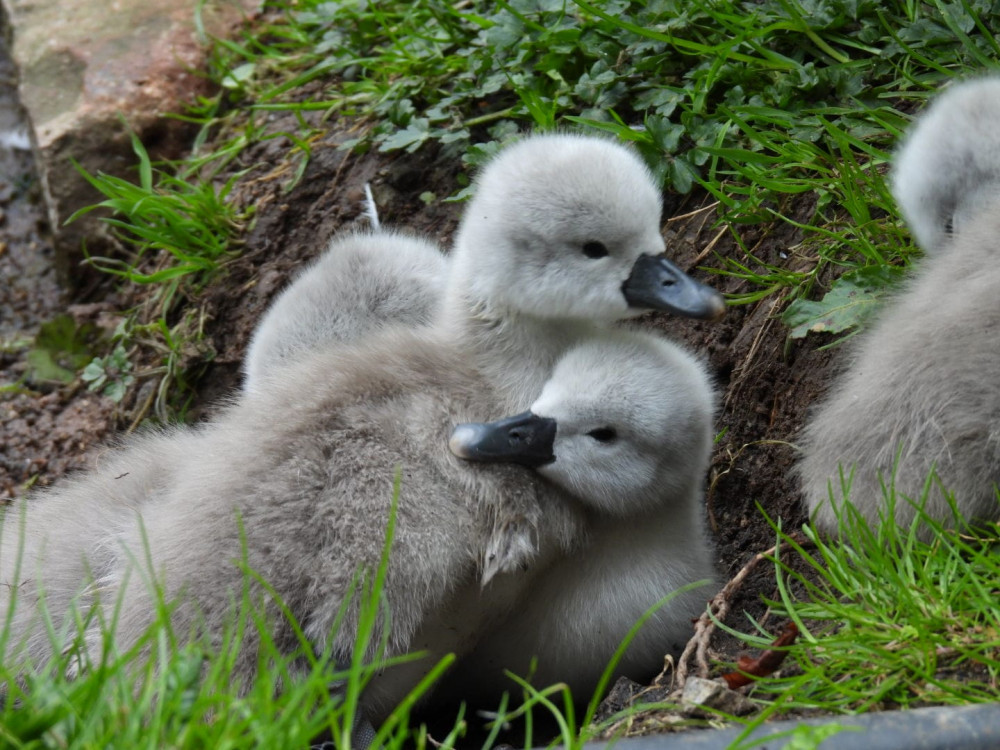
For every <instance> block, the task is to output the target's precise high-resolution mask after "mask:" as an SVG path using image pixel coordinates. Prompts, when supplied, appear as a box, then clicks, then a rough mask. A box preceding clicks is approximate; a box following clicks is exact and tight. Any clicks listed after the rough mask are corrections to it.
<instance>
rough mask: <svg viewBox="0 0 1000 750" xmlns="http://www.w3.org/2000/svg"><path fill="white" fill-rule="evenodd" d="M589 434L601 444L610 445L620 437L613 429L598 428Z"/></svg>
mask: <svg viewBox="0 0 1000 750" xmlns="http://www.w3.org/2000/svg"><path fill="white" fill-rule="evenodd" d="M587 434H588V435H589V436H590V437H592V438H594V440H596V441H597V442H599V443H610V442H611V441H613V440H614V439H615V438H617V437H618V433H617V432H615V431H614V428H612V427H598V428H597V429H596V430H591V431H590V432H588V433H587Z"/></svg>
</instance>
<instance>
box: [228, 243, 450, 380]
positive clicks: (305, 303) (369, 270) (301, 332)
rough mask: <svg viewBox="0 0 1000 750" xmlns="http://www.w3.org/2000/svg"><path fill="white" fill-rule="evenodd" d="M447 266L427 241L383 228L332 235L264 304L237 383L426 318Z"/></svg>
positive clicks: (263, 377) (440, 289)
mask: <svg viewBox="0 0 1000 750" xmlns="http://www.w3.org/2000/svg"><path fill="white" fill-rule="evenodd" d="M447 268H448V267H447V264H446V262H445V258H444V256H443V255H442V254H441V251H440V250H439V249H438V248H437V247H436V246H435V245H433V244H432V243H430V242H428V241H426V240H422V239H418V238H415V237H408V236H406V235H403V234H399V233H395V232H390V231H376V232H361V233H356V234H347V235H344V236H342V237H336V238H334V239H333V240H332V241H331V242H330V243H329V246H328V248H327V250H326V252H325V253H324V254H323V255H322V256H320V258H319V259H318V260H317V261H316V262H314V263H313V264H312V265H310V266H309V267H308V268H306V269H305V271H303V273H302V274H301V275H300V276H299V277H298V278H297V279H296V280H295V281H294V282H293V283H292V284H291V285H290V286H289V287H288V289H286V290H285V291H284V292H283V293H282V294H281V295H280V296H279V297H278V299H277V300H276V301H275V302H274V304H272V305H271V307H270V308H269V309H268V311H267V313H266V314H265V316H264V318H263V319H262V320H261V322H260V324H259V325H258V327H257V329H256V331H254V335H253V338H252V339H251V341H250V345H249V346H248V347H247V353H246V359H245V362H244V370H245V378H244V382H243V389H244V390H245V391H253V390H258V389H260V388H262V387H263V386H262V383H263V381H265V380H266V379H267V378H268V377H270V376H277V377H281V374H282V373H283V372H284V371H285V370H286V369H287V368H288V367H290V366H291V365H292V363H294V362H295V360H296V359H298V358H300V357H302V356H304V355H306V354H308V353H309V352H311V351H313V350H316V349H320V348H323V347H324V346H329V345H331V344H334V343H346V342H351V341H356V340H359V339H361V338H362V337H364V336H366V335H369V334H370V333H372V332H374V331H376V330H379V329H381V328H384V327H386V326H389V325H392V324H395V323H404V324H407V325H422V324H426V323H429V322H430V321H431V320H432V319H433V317H434V314H435V312H436V310H437V306H438V303H439V300H440V297H441V294H442V292H443V290H444V283H445V278H446V276H447Z"/></svg>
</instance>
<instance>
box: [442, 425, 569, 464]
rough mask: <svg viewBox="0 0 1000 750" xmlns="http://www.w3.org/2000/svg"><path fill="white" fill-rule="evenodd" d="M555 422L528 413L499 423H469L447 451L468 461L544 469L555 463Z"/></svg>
mask: <svg viewBox="0 0 1000 750" xmlns="http://www.w3.org/2000/svg"><path fill="white" fill-rule="evenodd" d="M555 439H556V421H555V420H554V419H550V418H549V417H539V416H536V415H534V414H532V413H531V412H530V411H526V412H524V413H523V414H517V415H515V416H513V417H507V418H506V419H500V420H497V421H496V422H466V423H464V424H460V425H458V426H457V427H455V429H454V430H453V431H452V433H451V438H450V439H449V440H448V447H449V448H450V449H451V452H452V453H454V454H455V455H456V456H458V457H459V458H464V459H465V460H466V461H491V462H496V463H515V464H521V465H523V466H531V467H532V468H534V467H536V466H542V465H543V464H548V463H552V462H553V461H555V460H556V457H555V455H554V454H553V452H552V448H553V444H554V443H555Z"/></svg>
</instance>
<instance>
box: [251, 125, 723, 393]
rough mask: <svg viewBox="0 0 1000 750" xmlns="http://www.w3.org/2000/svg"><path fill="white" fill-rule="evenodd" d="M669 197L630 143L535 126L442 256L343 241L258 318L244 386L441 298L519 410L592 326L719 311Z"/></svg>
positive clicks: (478, 197) (403, 243)
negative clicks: (689, 268) (670, 234)
mask: <svg viewBox="0 0 1000 750" xmlns="http://www.w3.org/2000/svg"><path fill="white" fill-rule="evenodd" d="M661 203H662V196H661V194H660V191H659V189H658V188H657V186H656V183H655V181H654V180H653V178H652V175H651V173H650V171H649V169H648V168H647V167H646V166H645V164H643V162H642V161H641V159H640V158H639V157H638V156H637V155H636V154H635V153H634V152H633V151H631V150H630V149H628V148H627V147H625V146H623V145H621V144H619V143H616V142H614V141H612V140H610V139H607V138H603V137H593V136H584V135H571V134H542V135H532V136H528V137H526V138H524V139H522V140H520V141H517V142H515V143H514V144H512V145H510V146H508V147H506V148H504V149H503V150H501V152H500V153H499V155H498V156H497V157H495V158H494V159H493V160H492V161H490V162H489V163H488V164H487V165H486V167H485V168H484V169H483V171H482V173H481V174H480V175H479V176H478V177H477V179H476V182H475V194H474V197H473V198H472V200H471V201H470V202H469V204H468V205H467V207H466V209H465V211H464V213H463V216H462V221H461V224H460V226H459V229H458V233H457V236H456V241H455V246H454V248H453V249H452V251H451V254H450V257H449V259H448V260H449V262H448V263H447V264H446V263H445V262H444V261H443V260H442V259H441V258H440V256H439V255H438V254H437V252H436V250H435V249H434V248H433V246H432V245H430V244H428V243H425V242H423V241H420V240H413V239H409V238H400V237H394V236H392V235H386V234H384V233H375V234H372V235H360V236H357V235H350V236H347V237H346V238H344V239H341V240H334V241H333V242H332V243H331V246H330V249H329V250H328V251H327V253H326V254H325V255H324V256H323V258H321V259H320V261H319V262H318V263H316V264H315V265H314V266H312V267H311V268H310V269H308V270H307V271H306V272H305V273H304V274H303V275H302V276H300V277H299V279H298V280H297V281H296V282H294V283H293V284H292V285H291V286H290V287H289V288H288V290H287V291H286V292H285V293H284V294H283V295H282V296H281V297H280V298H279V300H278V302H277V303H275V305H274V306H273V307H272V308H271V309H270V310H269V311H268V312H267V313H266V315H265V316H264V318H263V320H262V321H261V323H260V326H259V329H258V331H257V333H256V334H255V336H254V341H253V344H252V345H251V347H250V350H249V352H248V354H247V361H246V365H245V369H246V372H247V379H246V384H245V390H255V389H260V388H262V387H266V386H265V385H264V382H263V381H264V376H265V375H266V374H267V373H271V374H273V375H274V376H275V377H281V373H282V368H283V367H284V366H285V364H286V363H287V362H289V361H290V360H291V358H292V355H295V354H297V353H301V352H304V351H306V350H308V349H310V348H320V347H322V346H327V345H330V344H337V345H339V344H342V343H345V342H350V341H354V340H357V339H360V338H362V337H364V336H365V335H367V333H366V332H367V331H369V330H373V329H377V328H382V327H384V325H385V324H387V323H397V322H402V323H404V324H406V325H421V324H423V323H424V321H425V320H426V319H427V315H428V312H427V311H428V310H430V309H431V308H432V307H435V305H434V301H435V300H436V301H437V302H438V304H437V306H436V309H435V310H434V312H433V314H432V317H433V323H434V324H435V325H437V326H439V327H441V328H442V330H445V331H447V332H448V336H450V337H452V338H453V339H454V340H455V341H458V342H460V345H461V346H463V347H464V348H465V350H466V352H467V356H468V357H469V358H470V361H472V362H473V363H474V364H475V365H476V366H477V367H478V368H479V369H481V370H482V371H483V372H484V373H485V374H486V375H487V377H488V378H489V379H490V380H491V381H492V382H493V383H494V384H495V385H496V386H497V387H498V388H499V389H500V390H501V392H502V393H503V394H505V398H506V407H507V408H509V409H523V408H525V407H526V406H527V405H528V404H529V403H531V401H532V399H533V398H534V397H535V396H536V395H537V394H538V393H539V392H540V390H541V387H542V384H543V383H544V382H545V380H546V379H547V378H548V376H549V373H551V371H552V366H553V365H554V364H555V361H556V359H557V358H558V357H559V356H560V355H561V354H562V353H563V351H565V349H566V348H567V347H569V346H570V345H572V344H573V343H575V342H576V341H578V340H580V339H581V338H583V337H586V336H587V335H589V334H590V333H591V332H592V331H593V330H594V329H595V327H597V326H605V325H608V324H611V323H613V322H615V321H618V320H622V319H625V318H629V317H633V316H636V315H639V314H641V313H642V312H645V311H647V310H668V311H672V312H674V313H676V314H679V315H686V316H692V317H701V318H717V317H719V316H720V315H721V314H722V313H723V312H724V310H725V305H724V302H723V300H722V297H721V295H719V293H718V292H716V291H715V290H713V289H711V288H710V287H707V286H704V285H702V284H700V283H698V282H696V281H694V280H693V279H692V278H690V277H689V276H687V275H686V274H685V273H683V272H682V271H681V270H680V269H679V268H677V267H676V266H675V265H674V264H673V263H671V262H670V261H669V260H668V259H667V258H666V257H665V256H664V255H663V252H664V247H665V246H664V241H663V238H662V236H661V234H660V215H661ZM442 266H443V267H444V268H445V271H441V267H442ZM449 266H450V267H449ZM442 286H443V287H444V290H443V292H442V291H441V288H442ZM393 294H395V295H397V296H398V299H397V300H396V301H395V302H394V303H393V302H390V301H388V297H389V296H390V295H393Z"/></svg>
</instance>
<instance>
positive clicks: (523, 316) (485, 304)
mask: <svg viewBox="0 0 1000 750" xmlns="http://www.w3.org/2000/svg"><path fill="white" fill-rule="evenodd" d="M438 323H439V326H440V328H441V329H443V330H444V331H446V334H447V336H448V338H449V339H450V340H452V341H457V342H459V345H460V346H461V348H462V350H463V353H464V354H465V356H466V357H468V358H469V361H470V363H471V364H473V365H474V366H475V367H476V368H477V369H478V370H479V371H480V372H481V373H482V374H483V375H484V377H486V378H487V379H488V380H489V381H490V382H491V383H492V384H493V385H494V387H495V388H496V389H497V391H498V394H499V395H500V396H501V399H502V400H503V404H502V411H505V410H509V411H511V412H513V411H523V410H525V409H527V408H528V407H529V406H530V405H531V403H532V402H533V401H534V400H535V399H536V398H537V397H538V394H539V393H541V391H542V386H543V385H544V384H545V381H546V380H548V378H549V376H550V375H551V374H552V369H553V367H554V366H555V364H556V361H557V360H558V359H559V357H560V356H562V354H563V353H564V352H565V351H566V350H567V349H568V348H569V347H571V346H572V345H573V344H574V343H576V342H577V341H579V340H580V339H581V338H582V337H584V336H586V335H587V334H588V332H591V331H593V330H594V328H595V324H593V323H589V322H587V321H581V320H576V319H570V318H547V317H546V318H541V317H538V316H534V315H529V314H527V313H524V312H523V311H520V310H516V309H511V308H509V307H498V306H497V305H495V304H491V303H490V302H489V301H487V300H483V299H476V298H475V297H474V296H473V295H472V294H471V293H470V292H469V291H468V290H467V289H465V290H463V289H461V288H460V286H459V285H455V284H452V285H449V286H448V288H447V289H446V292H445V295H444V299H443V302H442V307H441V309H440V311H439V318H438Z"/></svg>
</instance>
